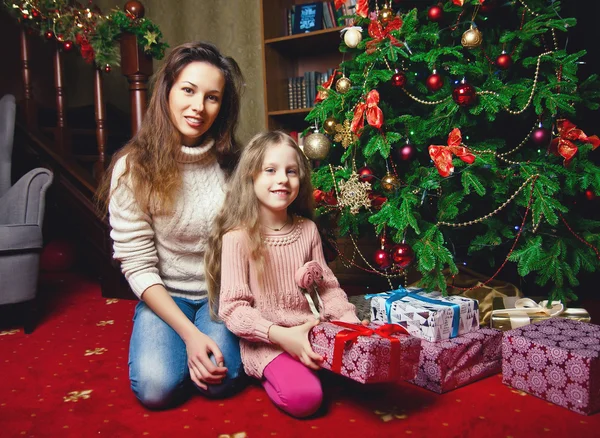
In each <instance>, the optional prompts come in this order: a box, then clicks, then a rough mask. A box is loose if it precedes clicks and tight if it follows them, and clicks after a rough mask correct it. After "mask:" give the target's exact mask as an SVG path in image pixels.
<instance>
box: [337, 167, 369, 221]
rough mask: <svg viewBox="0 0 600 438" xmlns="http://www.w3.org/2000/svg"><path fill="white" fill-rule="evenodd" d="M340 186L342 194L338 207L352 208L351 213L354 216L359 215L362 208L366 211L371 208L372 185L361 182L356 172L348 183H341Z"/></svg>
mask: <svg viewBox="0 0 600 438" xmlns="http://www.w3.org/2000/svg"><path fill="white" fill-rule="evenodd" d="M338 186H339V194H340V196H339V199H338V205H339V206H340V207H350V213H352V214H357V213H358V211H359V210H360V207H365V208H366V209H369V208H370V207H371V200H370V199H369V192H370V191H371V184H370V183H368V182H363V181H361V180H360V178H359V176H358V173H356V171H353V172H352V174H351V175H350V178H348V181H341V182H340V183H339V184H338Z"/></svg>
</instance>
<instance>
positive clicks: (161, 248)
mask: <svg viewBox="0 0 600 438" xmlns="http://www.w3.org/2000/svg"><path fill="white" fill-rule="evenodd" d="M213 145H214V141H213V140H208V141H206V142H205V143H203V144H202V145H200V146H196V147H187V146H182V147H181V151H180V152H179V153H178V155H177V157H176V160H177V162H178V164H179V167H180V170H181V176H182V178H183V184H182V187H181V191H180V194H179V196H178V197H177V199H176V202H175V205H174V209H173V213H172V214H170V215H156V214H154V215H153V214H146V213H144V212H143V211H142V210H141V209H140V208H139V206H138V204H137V202H136V201H135V199H134V197H133V193H132V191H131V184H130V180H128V179H125V178H124V179H123V180H122V181H121V183H120V184H119V185H117V181H118V179H119V177H120V176H121V175H122V174H123V172H124V170H125V164H126V159H127V156H124V157H122V158H121V159H120V160H119V161H117V163H116V164H115V168H114V171H113V175H112V181H111V197H110V203H109V215H110V216H109V217H110V225H111V227H112V231H111V233H110V236H111V237H112V239H113V241H114V258H115V259H117V260H119V261H120V262H121V270H122V271H123V274H125V278H126V279H127V281H128V282H129V285H130V286H131V289H132V290H133V292H134V293H135V294H136V295H137V296H138V297H140V298H141V297H142V293H143V292H144V291H145V290H146V289H147V288H148V287H150V286H152V285H154V284H162V285H163V286H164V287H165V288H166V289H167V291H168V292H169V293H170V294H171V295H172V296H178V297H184V298H190V299H193V300H199V299H201V298H203V297H205V296H206V294H207V292H206V288H207V287H206V281H205V276H204V252H205V250H206V242H207V239H208V236H209V234H210V231H211V228H212V225H213V220H214V218H215V216H216V215H217V213H218V212H219V210H220V209H221V206H222V205H223V201H224V199H225V189H226V187H225V184H226V181H225V174H224V172H223V170H222V169H221V167H220V166H219V164H218V162H217V160H216V156H215V154H214V150H213Z"/></svg>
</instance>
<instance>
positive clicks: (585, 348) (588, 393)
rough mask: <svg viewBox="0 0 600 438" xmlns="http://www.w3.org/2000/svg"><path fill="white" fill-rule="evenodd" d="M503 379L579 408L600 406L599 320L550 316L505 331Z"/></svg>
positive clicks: (587, 409)
mask: <svg viewBox="0 0 600 438" xmlns="http://www.w3.org/2000/svg"><path fill="white" fill-rule="evenodd" d="M502 382H503V383H504V384H506V385H509V386H512V387H513V388H516V389H520V390H522V391H525V392H528V393H529V394H532V395H535V396H536V397H540V398H543V399H544V400H547V401H549V402H552V403H555V404H557V405H560V406H564V407H565V408H567V409H571V410H572V411H575V412H578V413H580V414H591V413H593V412H595V411H598V410H599V409H600V326H598V325H594V324H588V323H585V322H580V321H572V320H570V319H564V318H550V319H547V320H545V321H541V322H537V323H535V324H530V325H526V326H523V327H520V328H518V329H515V330H509V331H506V332H504V337H503V339H502Z"/></svg>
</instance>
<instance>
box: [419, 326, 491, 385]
mask: <svg viewBox="0 0 600 438" xmlns="http://www.w3.org/2000/svg"><path fill="white" fill-rule="evenodd" d="M501 370H502V332H501V331H500V330H495V329H490V328H482V329H480V330H477V331H475V332H470V333H466V334H464V335H460V336H457V337H456V338H452V339H448V340H445V341H441V342H429V341H425V340H422V341H421V357H420V359H419V368H418V370H417V376H416V377H415V378H414V380H411V381H410V382H411V383H414V384H415V385H418V386H421V387H423V388H425V389H429V390H430V391H433V392H437V393H440V394H441V393H444V392H448V391H451V390H453V389H456V388H459V387H461V386H464V385H467V384H469V383H473V382H475V381H477V380H479V379H483V378H484V377H489V376H492V375H494V374H498V373H499V372H500V371H501Z"/></svg>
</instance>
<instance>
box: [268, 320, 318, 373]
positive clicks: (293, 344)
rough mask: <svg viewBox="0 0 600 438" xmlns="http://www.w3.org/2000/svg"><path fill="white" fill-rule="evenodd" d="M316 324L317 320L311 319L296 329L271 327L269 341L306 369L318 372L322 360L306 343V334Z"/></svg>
mask: <svg viewBox="0 0 600 438" xmlns="http://www.w3.org/2000/svg"><path fill="white" fill-rule="evenodd" d="M318 324H319V320H318V319H313V320H310V321H308V322H305V323H304V324H302V325H298V326H296V327H281V326H278V325H272V326H271V329H270V330H269V339H270V340H271V342H273V343H274V344H277V345H279V346H280V347H281V348H283V350H284V351H285V352H287V353H288V354H289V355H290V356H292V357H293V358H294V359H298V360H299V361H300V362H302V363H303V364H304V365H306V366H307V367H308V368H311V369H313V370H318V369H319V368H320V366H319V363H321V362H323V358H322V357H321V356H319V355H318V354H317V353H315V352H314V351H313V350H312V348H311V347H310V342H308V332H309V331H310V329H312V328H313V327H314V326H316V325H318Z"/></svg>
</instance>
